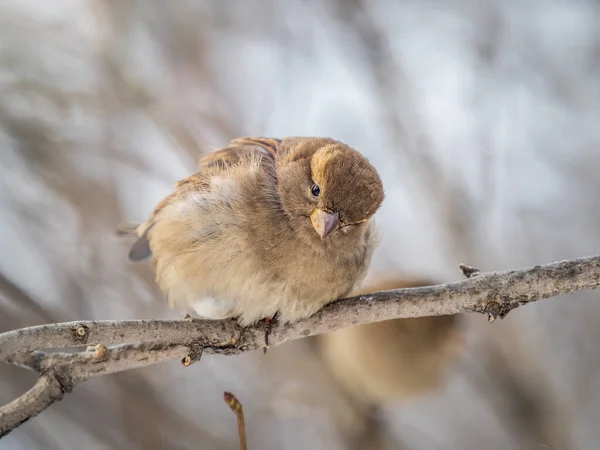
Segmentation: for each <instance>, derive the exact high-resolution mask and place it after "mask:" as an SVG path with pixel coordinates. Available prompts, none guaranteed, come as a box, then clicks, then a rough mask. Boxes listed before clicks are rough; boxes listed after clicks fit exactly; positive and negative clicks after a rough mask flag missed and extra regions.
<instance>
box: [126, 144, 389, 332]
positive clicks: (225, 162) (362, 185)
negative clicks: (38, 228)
mask: <svg viewBox="0 0 600 450" xmlns="http://www.w3.org/2000/svg"><path fill="white" fill-rule="evenodd" d="M383 200H384V189H383V184H382V182H381V178H380V176H379V174H378V171H377V170H376V168H375V167H374V166H373V165H372V164H371V163H370V162H369V161H368V159H367V158H366V157H365V156H363V155H362V154H361V153H360V152H358V151H357V150H355V149H354V148H352V147H350V146H348V145H346V144H344V143H342V142H339V141H337V140H334V139H331V138H327V137H287V138H282V139H277V138H267V137H240V138H236V139H233V140H232V141H230V142H229V144H228V145H227V146H226V147H224V148H220V149H218V150H216V151H214V152H212V153H208V154H205V155H204V156H203V157H202V158H201V159H200V162H199V167H198V171H197V172H196V173H195V174H193V175H191V176H189V177H187V178H184V179H182V180H181V181H178V182H177V183H176V184H175V187H174V190H173V191H172V192H171V193H170V194H169V195H167V196H166V197H165V198H163V199H162V200H161V201H160V202H159V203H158V204H157V205H156V207H155V208H154V210H153V211H152V212H151V214H150V215H149V217H148V218H147V220H146V221H145V222H143V223H142V224H140V225H136V226H134V227H133V228H131V229H130V231H131V230H133V231H132V233H135V235H136V236H137V240H136V241H135V243H134V244H133V245H132V246H131V248H130V251H129V259H130V260H131V261H134V262H135V261H141V260H144V259H147V258H152V261H153V265H154V270H155V275H156V283H157V284H158V286H159V287H160V289H161V291H162V292H163V294H164V297H165V299H166V302H167V303H168V305H169V306H170V307H171V308H174V309H177V310H179V311H181V312H182V313H185V314H186V317H188V318H191V319H211V320H220V319H227V318H235V319H237V321H238V323H239V324H240V325H241V326H248V325H252V324H255V323H257V322H259V321H261V320H263V319H264V320H270V318H275V317H277V319H276V320H277V321H278V322H280V323H282V324H286V323H289V322H295V321H297V320H300V319H302V318H306V317H309V316H311V315H312V314H314V313H316V312H317V311H318V310H320V309H321V308H322V307H323V306H325V305H326V304H327V303H329V302H332V301H334V300H337V299H340V298H343V297H345V296H346V295H347V294H348V293H349V292H350V291H351V290H352V289H353V288H354V286H355V285H357V283H360V281H361V280H362V279H363V278H364V277H365V275H366V272H367V270H368V268H369V265H370V262H371V259H372V256H373V253H374V250H375V248H376V247H377V244H378V242H379V233H378V231H377V228H376V225H375V222H374V218H373V216H374V214H375V213H376V212H377V211H378V210H379V208H380V206H381V204H382V202H383Z"/></svg>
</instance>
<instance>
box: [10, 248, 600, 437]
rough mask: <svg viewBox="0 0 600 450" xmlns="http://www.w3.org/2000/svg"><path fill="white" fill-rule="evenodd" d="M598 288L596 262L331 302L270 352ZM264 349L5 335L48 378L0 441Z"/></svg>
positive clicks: (212, 335)
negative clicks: (136, 375) (150, 371)
mask: <svg viewBox="0 0 600 450" xmlns="http://www.w3.org/2000/svg"><path fill="white" fill-rule="evenodd" d="M463 270H464V269H463ZM598 285H600V256H593V257H588V258H579V259H574V260H569V261H561V262H557V263H553V264H548V265H546V266H536V267H533V268H528V269H522V270H513V271H509V272H500V273H488V274H485V273H484V274H479V273H478V274H477V276H473V277H472V278H469V279H467V280H463V281H459V282H455V283H447V284H442V285H437V286H424V287H416V288H407V289H398V290H393V291H382V292H377V293H373V294H365V295H360V296H356V297H352V298H348V299H344V300H340V301H336V302H333V303H331V304H330V305H328V306H326V307H325V308H323V309H322V310H321V311H319V312H318V313H316V314H315V315H313V316H311V317H309V318H307V319H304V320H300V321H298V322H295V323H291V324H289V323H288V324H285V323H284V322H281V321H278V322H276V323H274V324H272V326H271V333H270V344H271V345H279V344H282V343H284V342H287V341H291V340H294V339H300V338H303V337H307V336H311V335H316V334H323V333H329V332H333V331H336V330H340V329H343V328H348V327H351V326H356V325H363V324H368V323H373V322H379V321H383V320H389V319H399V318H409V317H424V316H437V315H450V314H457V313H463V312H479V313H484V314H488V316H489V317H490V319H496V318H498V317H499V318H502V317H504V316H506V314H508V313H509V312H510V311H511V310H513V309H514V308H517V307H518V306H521V305H525V304H527V303H530V302H533V301H536V300H541V299H545V298H550V297H554V296H557V295H560V294H569V293H572V292H576V291H580V290H583V289H592V288H595V287H597V286H598ZM134 343H135V345H133V344H134ZM123 344H128V345H123ZM263 344H264V328H263V327H262V326H261V325H254V326H250V327H246V328H242V327H240V326H239V325H238V324H237V322H236V321H235V320H222V321H206V320H204V321H201V320H193V321H188V320H182V321H175V320H170V321H169V320H133V321H110V320H108V321H81V322H68V323H59V324H51V325H42V326H36V327H30V328H24V329H21V330H15V331H10V332H7V333H3V334H0V361H4V362H7V363H10V364H15V365H18V366H21V367H26V368H29V369H32V370H36V371H38V372H40V373H41V374H42V375H41V377H40V380H39V381H38V383H37V384H36V385H35V386H34V387H33V388H32V389H31V390H30V391H28V392H27V393H25V394H24V395H23V396H22V397H21V398H19V399H17V400H15V401H13V402H12V403H9V404H8V405H5V406H4V407H1V408H0V436H2V435H4V434H6V433H7V432H9V431H10V430H12V429H13V428H15V427H16V426H18V425H19V424H20V423H22V422H23V421H25V420H27V418H28V417H32V416H33V415H36V414H38V413H39V412H40V411H42V410H43V409H45V408H46V407H48V406H49V405H50V404H52V403H53V402H55V401H57V400H60V399H61V398H62V396H63V394H64V392H69V391H70V390H71V389H72V388H73V386H74V385H75V384H77V383H80V382H82V381H85V380H87V379H88V378H91V377H95V376H99V375H104V374H109V373H114V372H119V371H123V370H128V369H133V368H138V367H143V366H147V365H150V364H155V363H158V362H162V361H166V360H170V359H175V358H182V357H184V358H183V363H184V365H189V364H190V363H191V362H193V361H194V360H197V359H198V358H199V355H200V354H202V353H205V354H211V353H219V354H225V355H232V354H238V353H242V352H246V351H251V350H257V349H259V348H262V346H263ZM84 345H88V346H90V345H91V346H96V347H95V348H92V350H93V351H85V352H77V353H71V354H68V353H55V352H44V351H39V350H43V349H55V348H65V347H81V346H84ZM115 345H116V347H114V346H115ZM106 346H113V347H110V348H109V347H106ZM186 355H187V356H186ZM186 362H187V364H186Z"/></svg>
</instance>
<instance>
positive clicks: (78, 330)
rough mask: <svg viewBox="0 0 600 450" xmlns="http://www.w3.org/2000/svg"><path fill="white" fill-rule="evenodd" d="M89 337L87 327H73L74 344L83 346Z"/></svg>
mask: <svg viewBox="0 0 600 450" xmlns="http://www.w3.org/2000/svg"><path fill="white" fill-rule="evenodd" d="M89 336H90V332H89V330H88V327H87V326H85V325H81V324H79V325H77V326H75V327H73V340H74V341H75V342H79V343H81V344H85V343H86V342H87V341H88V338H89Z"/></svg>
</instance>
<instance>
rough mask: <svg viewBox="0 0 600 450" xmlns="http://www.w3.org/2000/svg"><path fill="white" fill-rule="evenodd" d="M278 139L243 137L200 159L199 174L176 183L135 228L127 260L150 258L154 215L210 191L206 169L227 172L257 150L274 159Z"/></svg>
mask: <svg viewBox="0 0 600 450" xmlns="http://www.w3.org/2000/svg"><path fill="white" fill-rule="evenodd" d="M280 143H281V139H276V138H250V137H242V138H237V139H234V140H232V141H231V142H230V143H229V145H228V146H227V147H225V148H223V149H221V150H217V151H215V152H212V153H209V154H207V155H205V156H203V157H202V158H201V159H200V164H199V166H200V171H199V172H197V173H195V174H194V175H191V176H189V177H187V178H184V179H182V180H180V181H178V182H177V183H175V189H174V191H173V192H172V193H171V194H169V195H167V196H166V197H165V198H163V199H162V200H161V201H160V202H159V203H158V204H157V205H156V207H155V208H154V210H153V211H152V214H150V217H149V218H148V220H147V221H146V222H145V223H143V224H142V225H140V226H139V227H138V230H137V233H138V236H139V238H138V239H137V240H136V242H135V243H134V244H133V245H132V246H131V249H130V251H129V259H130V260H131V261H140V260H142V259H146V258H148V257H150V256H151V255H152V252H151V250H150V243H149V241H148V231H149V230H150V228H151V227H152V225H153V224H154V222H155V220H156V217H157V215H158V214H159V213H160V211H161V210H162V209H163V208H164V207H165V206H166V205H168V204H169V203H170V202H172V201H174V200H177V199H179V198H181V197H183V196H185V195H188V194H189V192H190V191H196V192H198V191H200V192H201V191H204V190H207V189H209V188H210V179H209V178H208V177H207V176H206V175H205V173H204V172H205V171H206V170H207V169H215V168H218V169H220V170H226V169H227V168H228V167H231V166H233V165H236V164H239V163H240V162H241V161H242V160H243V159H244V158H246V159H248V160H249V159H250V158H248V157H249V156H251V155H253V154H256V152H257V151H260V153H261V156H262V157H263V158H265V157H266V158H269V159H271V160H272V161H274V160H275V155H276V154H277V147H278V145H279V144H280Z"/></svg>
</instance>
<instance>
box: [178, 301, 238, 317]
mask: <svg viewBox="0 0 600 450" xmlns="http://www.w3.org/2000/svg"><path fill="white" fill-rule="evenodd" d="M188 308H189V309H190V314H191V315H193V316H196V317H198V318H200V319H212V320H220V319H227V318H228V317H232V315H233V309H234V308H235V302H234V301H231V300H222V299H220V300H217V299H216V298H214V297H208V296H207V297H202V298H200V299H198V300H195V301H191V302H189V303H188Z"/></svg>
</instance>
